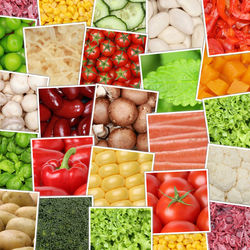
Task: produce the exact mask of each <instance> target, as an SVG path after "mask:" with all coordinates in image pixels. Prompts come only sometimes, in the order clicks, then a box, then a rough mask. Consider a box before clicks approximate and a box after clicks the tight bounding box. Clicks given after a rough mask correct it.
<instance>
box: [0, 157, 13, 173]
mask: <svg viewBox="0 0 250 250" xmlns="http://www.w3.org/2000/svg"><path fill="white" fill-rule="evenodd" d="M0 169H1V170H3V171H5V172H8V173H10V174H12V173H13V172H14V171H15V167H14V163H13V162H12V161H10V160H3V161H1V162H0Z"/></svg>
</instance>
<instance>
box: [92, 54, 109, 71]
mask: <svg viewBox="0 0 250 250" xmlns="http://www.w3.org/2000/svg"><path fill="white" fill-rule="evenodd" d="M112 66H113V63H112V61H111V59H109V58H108V57H105V56H101V57H99V58H98V59H97V62H96V68H97V69H98V70H99V71H100V72H107V71H109V70H111V69H112Z"/></svg>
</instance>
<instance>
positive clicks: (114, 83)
mask: <svg viewBox="0 0 250 250" xmlns="http://www.w3.org/2000/svg"><path fill="white" fill-rule="evenodd" d="M112 85H114V86H123V87H128V85H127V84H126V83H125V82H118V81H114V82H112Z"/></svg>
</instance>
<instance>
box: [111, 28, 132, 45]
mask: <svg viewBox="0 0 250 250" xmlns="http://www.w3.org/2000/svg"><path fill="white" fill-rule="evenodd" d="M115 43H116V44H117V45H118V46H120V47H128V46H129V45H130V43H131V35H130V34H126V33H120V32H119V33H117V34H116V36H115Z"/></svg>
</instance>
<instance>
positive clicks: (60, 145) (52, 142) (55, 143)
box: [32, 138, 65, 151]
mask: <svg viewBox="0 0 250 250" xmlns="http://www.w3.org/2000/svg"><path fill="white" fill-rule="evenodd" d="M64 146H65V145H64V141H63V139H59V138H58V139H37V140H33V141H32V147H33V148H45V149H52V150H57V151H63V150H64Z"/></svg>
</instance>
